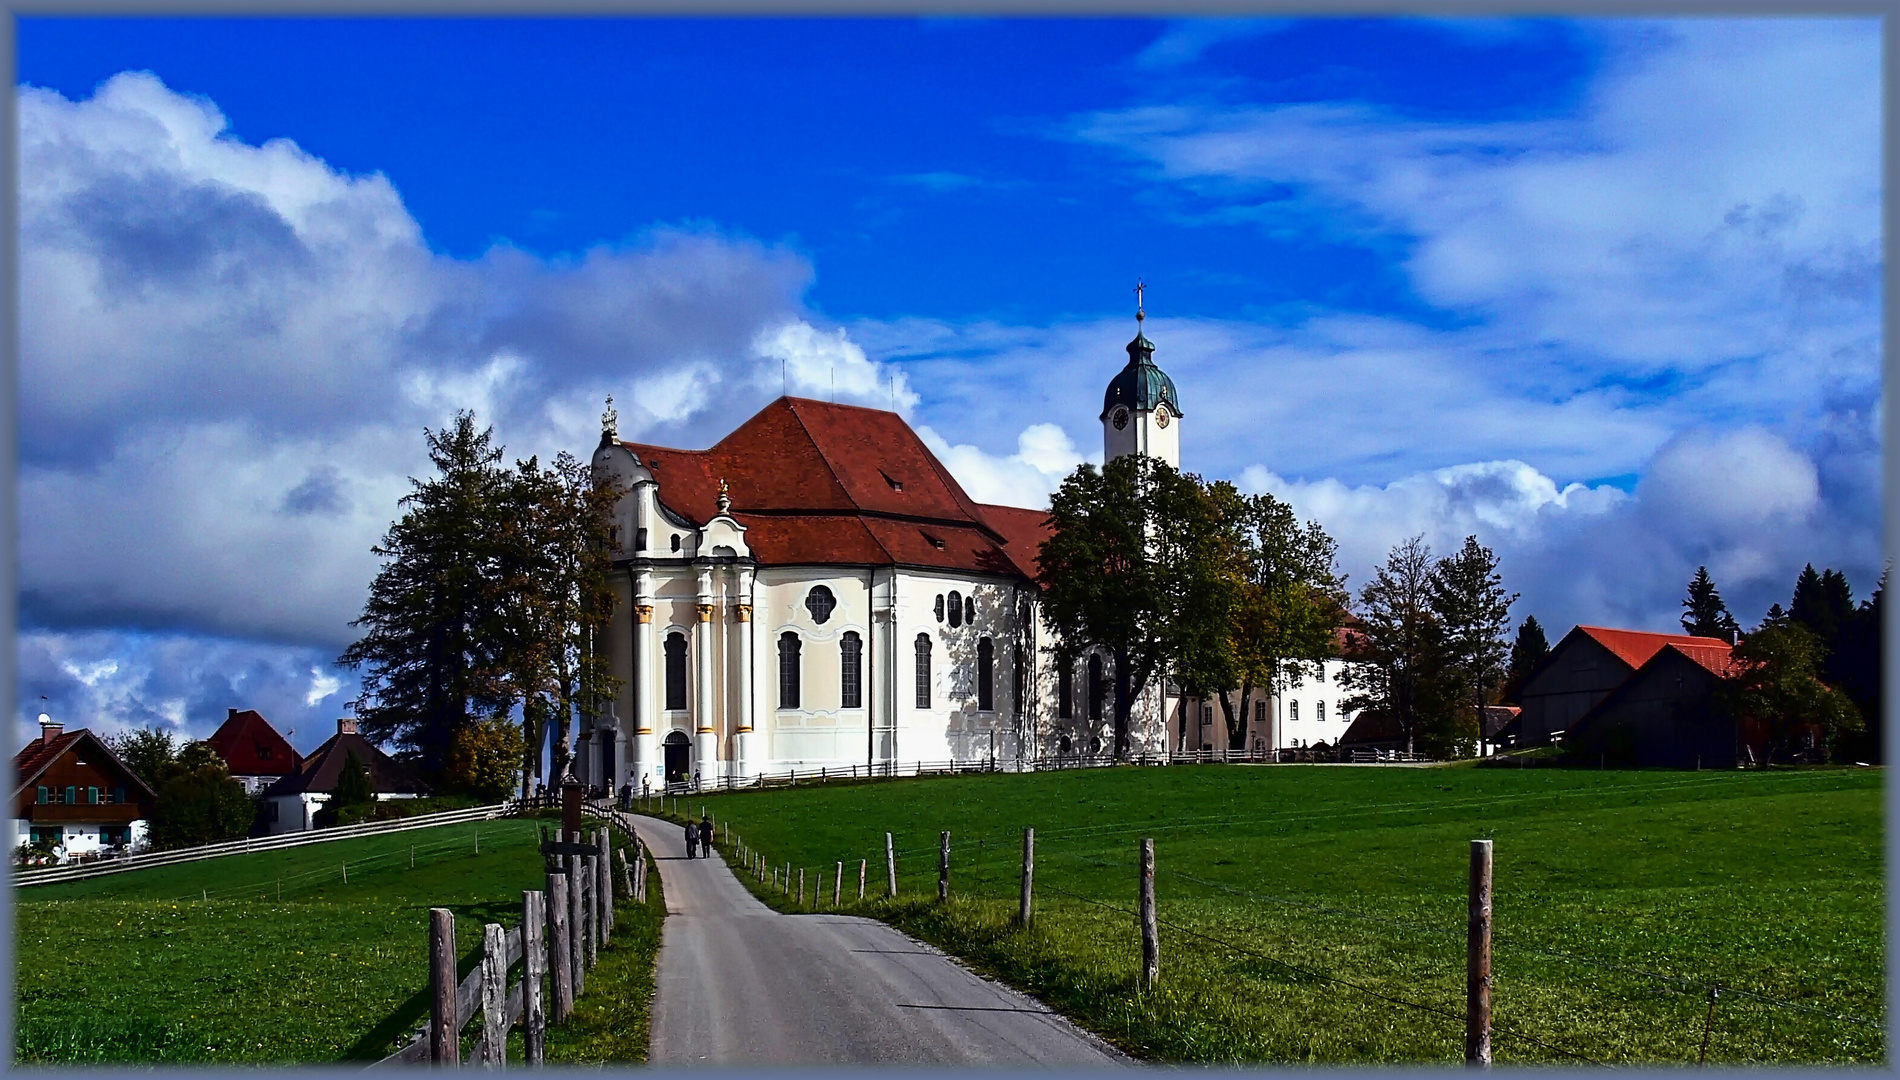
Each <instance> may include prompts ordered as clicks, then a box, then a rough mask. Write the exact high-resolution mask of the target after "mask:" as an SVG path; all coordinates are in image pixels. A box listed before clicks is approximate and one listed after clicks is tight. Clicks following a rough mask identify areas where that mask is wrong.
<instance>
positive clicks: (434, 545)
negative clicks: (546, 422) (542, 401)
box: [338, 412, 507, 780]
mask: <svg viewBox="0 0 1900 1080" xmlns="http://www.w3.org/2000/svg"><path fill="white" fill-rule="evenodd" d="M492 435H493V429H492V428H491V429H485V430H479V431H478V430H476V427H475V418H474V415H473V414H471V413H468V412H459V413H457V414H456V415H455V419H454V422H453V423H452V424H451V425H450V426H449V427H448V428H447V429H445V430H443V431H440V432H436V431H428V430H425V431H424V436H425V437H426V438H427V440H428V444H429V458H430V460H431V461H432V462H433V463H434V464H435V467H436V470H437V475H436V476H434V477H432V478H430V479H429V480H426V481H421V480H415V479H413V478H412V479H411V480H410V485H411V487H412V490H411V491H410V492H409V494H408V495H405V496H404V497H403V499H402V503H401V505H402V506H403V508H404V513H403V515H402V517H401V518H400V519H399V520H397V521H396V522H395V523H394V524H393V525H391V526H390V527H389V531H388V532H387V533H386V534H384V537H383V541H382V543H381V544H379V545H377V546H376V547H375V548H374V549H373V550H374V551H375V553H376V554H377V555H379V556H381V557H382V559H383V567H382V569H381V570H380V571H379V572H378V573H377V575H376V579H375V581H373V582H372V583H371V585H370V591H369V599H368V601H367V602H366V603H365V604H364V607H363V614H362V616H361V617H359V618H358V619H357V620H356V621H355V622H353V623H351V625H352V626H357V627H362V628H363V630H364V634H363V636H362V637H361V638H359V639H358V640H357V641H356V643H355V644H353V645H351V646H350V647H349V648H348V649H346V650H344V652H343V655H342V656H341V657H340V658H339V660H338V663H339V664H342V665H343V666H346V667H350V668H356V669H366V672H365V674H364V676H363V680H362V694H361V696H359V697H358V698H357V699H356V700H355V701H354V702H353V703H352V704H353V706H354V707H355V709H356V711H357V716H358V718H359V721H360V723H361V725H362V730H363V732H364V734H366V735H368V736H369V737H370V738H372V739H375V740H376V741H378V742H383V741H388V740H394V741H395V742H396V744H397V745H399V746H402V747H405V748H406V749H407V750H408V751H409V752H410V753H411V754H412V755H413V756H414V758H415V761H416V764H417V765H418V766H419V767H420V769H421V770H422V772H423V774H424V775H425V776H426V777H428V778H429V779H431V780H438V779H439V778H440V777H441V774H442V769H443V765H444V759H445V756H446V754H447V752H448V748H449V746H450V744H451V743H452V742H453V741H454V738H455V733H456V732H458V731H460V730H461V729H462V728H463V727H464V726H466V725H467V724H468V722H469V720H470V718H471V717H472V716H475V715H479V714H481V713H485V712H490V711H492V710H494V709H495V708H496V707H497V706H499V705H501V704H502V703H503V701H504V700H505V694H503V693H502V692H501V691H500V688H498V687H497V686H496V685H495V683H494V680H493V675H492V673H493V671H494V669H495V667H496V664H495V658H494V655H493V653H494V645H495V643H494V641H493V640H492V634H493V627H494V626H495V625H496V623H497V621H498V616H497V609H498V608H499V606H500V605H501V603H502V596H501V592H500V588H499V586H500V574H499V573H498V569H497V565H496V563H497V553H496V537H497V536H498V535H500V534H501V533H502V531H503V528H504V527H505V525H506V524H507V523H506V521H505V520H503V519H504V518H505V511H506V504H505V501H504V499H503V497H502V496H503V494H504V490H505V487H506V482H507V476H506V473H505V470H503V469H501V468H499V467H498V465H497V462H498V461H500V459H501V453H502V452H501V449H500V448H499V447H496V446H494V445H493V442H492Z"/></svg>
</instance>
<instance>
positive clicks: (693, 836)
mask: <svg viewBox="0 0 1900 1080" xmlns="http://www.w3.org/2000/svg"><path fill="white" fill-rule="evenodd" d="M698 845H699V826H698V825H695V824H693V823H692V822H690V821H689V822H687V823H686V857H687V858H689V859H697V858H698V857H699V856H698V855H697V854H696V853H695V852H696V851H697V848H698Z"/></svg>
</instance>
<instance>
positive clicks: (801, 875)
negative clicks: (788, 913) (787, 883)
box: [798, 866, 805, 907]
mask: <svg viewBox="0 0 1900 1080" xmlns="http://www.w3.org/2000/svg"><path fill="white" fill-rule="evenodd" d="M798 906H799V907H804V906H805V868H804V867H802V866H801V867H799V868H798Z"/></svg>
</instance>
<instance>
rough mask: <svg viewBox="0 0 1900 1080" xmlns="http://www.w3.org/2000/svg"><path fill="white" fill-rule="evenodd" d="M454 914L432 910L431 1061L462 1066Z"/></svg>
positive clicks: (437, 909)
mask: <svg viewBox="0 0 1900 1080" xmlns="http://www.w3.org/2000/svg"><path fill="white" fill-rule="evenodd" d="M458 981H459V980H457V979H456V977H455V913H454V912H453V911H450V910H449V909H448V908H440V907H438V908H430V909H429V1062H430V1063H431V1064H434V1065H459V1064H461V1060H462V1040H461V1038H460V1036H461V1033H460V1032H459V1031H457V1030H456V1028H455V989H456V984H457V982H458Z"/></svg>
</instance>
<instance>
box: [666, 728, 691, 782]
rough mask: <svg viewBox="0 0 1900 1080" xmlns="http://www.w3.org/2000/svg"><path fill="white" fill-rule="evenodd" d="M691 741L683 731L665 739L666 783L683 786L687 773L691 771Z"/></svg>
mask: <svg viewBox="0 0 1900 1080" xmlns="http://www.w3.org/2000/svg"><path fill="white" fill-rule="evenodd" d="M692 753H693V747H692V741H691V740H690V739H688V738H687V737H686V733H685V732H683V731H675V732H673V733H671V734H669V735H668V736H667V737H666V782H667V783H669V784H683V783H685V782H686V776H687V773H688V772H690V771H691V769H692V762H691V761H690V760H689V759H690V758H691V757H692Z"/></svg>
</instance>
